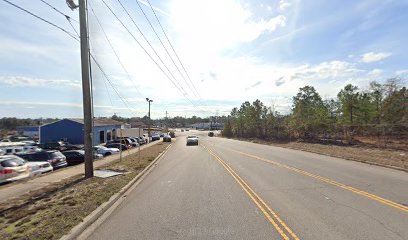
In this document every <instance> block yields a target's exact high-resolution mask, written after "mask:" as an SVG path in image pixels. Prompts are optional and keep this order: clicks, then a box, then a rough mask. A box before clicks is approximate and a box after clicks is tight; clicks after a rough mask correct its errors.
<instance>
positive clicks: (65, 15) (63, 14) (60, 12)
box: [40, 0, 79, 23]
mask: <svg viewBox="0 0 408 240" xmlns="http://www.w3.org/2000/svg"><path fill="white" fill-rule="evenodd" d="M40 1H41V2H43V3H44V4H46V5H47V6H49V7H50V8H52V9H54V10H55V11H56V12H57V13H59V14H61V15H62V16H64V17H65V18H67V19H72V20H74V21H75V22H77V23H79V21H78V20H76V19H73V18H71V17H70V16H68V15H67V14H65V13H63V12H62V11H60V10H58V9H57V8H56V7H54V6H52V5H51V4H49V3H48V2H46V1H45V0H40Z"/></svg>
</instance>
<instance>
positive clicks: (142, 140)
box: [137, 137, 146, 145]
mask: <svg viewBox="0 0 408 240" xmlns="http://www.w3.org/2000/svg"><path fill="white" fill-rule="evenodd" d="M137 139H139V141H138V143H139V144H140V145H143V144H145V143H146V139H144V137H138V138H137Z"/></svg>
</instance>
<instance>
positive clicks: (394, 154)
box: [239, 139, 408, 171]
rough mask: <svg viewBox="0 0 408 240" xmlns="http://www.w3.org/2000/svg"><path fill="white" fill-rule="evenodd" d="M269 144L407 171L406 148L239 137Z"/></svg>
mask: <svg viewBox="0 0 408 240" xmlns="http://www.w3.org/2000/svg"><path fill="white" fill-rule="evenodd" d="M239 140H243V141H250V142H254V143H260V144H265V145H271V146H278V147H285V148H293V149H299V150H304V151H308V152H314V153H319V154H326V155H330V156H333V157H339V158H344V159H348V160H354V161H359V162H365V163H372V164H378V165H380V166H392V167H397V168H399V169H403V170H405V171H408V150H407V151H404V150H392V149H381V148H375V147H373V148H370V147H364V146H337V145H326V144H317V143H305V142H285V143H280V142H270V141H265V140H260V139H250V140H248V139H239Z"/></svg>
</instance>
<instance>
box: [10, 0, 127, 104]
mask: <svg viewBox="0 0 408 240" xmlns="http://www.w3.org/2000/svg"><path fill="white" fill-rule="evenodd" d="M3 1H4V2H6V3H8V4H10V5H12V6H14V7H16V8H18V9H20V10H22V11H24V12H26V13H28V14H30V15H31V16H33V17H35V18H37V19H39V20H41V21H43V22H45V23H47V24H49V25H51V26H53V27H55V28H57V29H59V30H61V31H63V32H64V33H66V34H67V35H68V36H70V37H71V38H73V39H74V40H76V41H77V42H79V39H78V38H77V37H76V36H74V35H73V34H72V33H70V32H68V31H67V30H65V29H64V28H62V27H60V26H58V25H56V24H54V23H52V22H50V21H48V20H46V19H44V18H42V17H40V16H38V15H36V14H34V13H32V12H30V11H28V10H26V9H24V8H22V7H20V6H18V5H16V4H14V3H12V2H10V1H8V0H3ZM90 56H91V58H92V60H93V61H94V62H95V64H96V65H97V66H98V68H99V70H100V71H101V72H102V74H103V75H104V77H105V79H106V80H107V81H108V82H109V84H110V85H111V86H112V88H113V89H114V90H115V92H116V94H117V95H118V96H119V98H120V99H121V100H122V102H123V103H124V104H125V106H126V107H127V108H128V109H129V110H131V108H130V107H129V105H128V103H127V102H126V100H125V99H124V98H123V97H122V96H121V95H120V94H119V92H118V91H117V90H116V88H115V86H114V85H113V84H112V82H111V81H110V79H109V77H108V76H107V74H106V73H105V71H104V70H103V69H102V66H101V65H100V64H99V63H98V61H97V60H96V58H95V57H94V56H93V54H92V53H90ZM131 111H132V110H131Z"/></svg>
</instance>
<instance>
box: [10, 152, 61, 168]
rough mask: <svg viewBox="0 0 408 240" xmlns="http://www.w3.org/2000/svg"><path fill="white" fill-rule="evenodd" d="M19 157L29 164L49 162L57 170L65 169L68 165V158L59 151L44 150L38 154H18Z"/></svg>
mask: <svg viewBox="0 0 408 240" xmlns="http://www.w3.org/2000/svg"><path fill="white" fill-rule="evenodd" d="M17 156H19V157H21V158H23V159H24V160H26V161H29V162H43V161H47V162H49V163H50V164H51V166H52V167H53V168H54V170H55V169H57V168H63V167H66V166H67V165H68V163H67V161H66V157H65V156H64V155H63V154H62V153H61V152H60V151H57V150H42V151H38V152H28V153H21V154H17Z"/></svg>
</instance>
